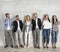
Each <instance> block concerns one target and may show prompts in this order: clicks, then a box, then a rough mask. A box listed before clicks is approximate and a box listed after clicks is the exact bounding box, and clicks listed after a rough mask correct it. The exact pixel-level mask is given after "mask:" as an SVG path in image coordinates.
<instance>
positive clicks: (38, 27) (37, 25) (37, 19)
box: [36, 18, 39, 28]
mask: <svg viewBox="0 0 60 52" xmlns="http://www.w3.org/2000/svg"><path fill="white" fill-rule="evenodd" d="M36 28H39V27H38V19H37V18H36Z"/></svg>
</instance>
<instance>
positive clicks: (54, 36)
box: [52, 31, 58, 44]
mask: <svg viewBox="0 0 60 52" xmlns="http://www.w3.org/2000/svg"><path fill="white" fill-rule="evenodd" d="M57 35H58V31H53V32H52V44H53V43H56V42H57Z"/></svg>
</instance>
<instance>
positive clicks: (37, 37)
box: [32, 28, 40, 46]
mask: <svg viewBox="0 0 60 52" xmlns="http://www.w3.org/2000/svg"><path fill="white" fill-rule="evenodd" d="M32 33H33V44H34V46H40V29H38V28H37V29H35V30H34V31H32Z"/></svg>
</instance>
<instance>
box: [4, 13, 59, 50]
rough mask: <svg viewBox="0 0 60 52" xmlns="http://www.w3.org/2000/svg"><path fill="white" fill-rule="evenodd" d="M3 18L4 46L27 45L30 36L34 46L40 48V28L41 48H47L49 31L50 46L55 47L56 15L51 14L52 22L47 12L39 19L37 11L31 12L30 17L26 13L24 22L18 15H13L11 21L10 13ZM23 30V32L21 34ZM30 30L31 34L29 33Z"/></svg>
mask: <svg viewBox="0 0 60 52" xmlns="http://www.w3.org/2000/svg"><path fill="white" fill-rule="evenodd" d="M5 16H6V18H5V19H4V32H5V42H6V45H5V48H7V47H9V46H11V47H12V48H13V47H15V48H18V47H19V46H20V47H22V48H23V47H29V46H30V43H31V40H32V39H31V38H30V37H31V36H32V37H33V46H34V48H38V49H40V31H41V29H42V36H43V37H42V38H43V40H42V42H43V44H42V45H43V48H49V46H48V44H49V39H50V33H51V35H52V39H51V40H52V41H51V42H52V47H53V48H56V42H57V35H58V25H59V22H58V19H57V17H56V15H53V16H52V22H51V21H50V19H49V16H48V14H45V15H44V16H43V20H42V21H41V19H40V18H38V14H37V13H33V16H32V19H31V17H30V15H26V17H25V19H24V22H22V20H20V19H19V15H16V16H15V20H14V21H13V20H12V19H11V18H10V14H9V13H6V14H5ZM21 32H23V34H21ZM31 32H32V34H31Z"/></svg>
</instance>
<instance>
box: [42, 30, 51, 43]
mask: <svg viewBox="0 0 60 52" xmlns="http://www.w3.org/2000/svg"><path fill="white" fill-rule="evenodd" d="M49 37H50V29H43V44H44V43H45V42H46V43H47V44H48V43H49Z"/></svg>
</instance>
